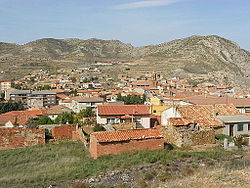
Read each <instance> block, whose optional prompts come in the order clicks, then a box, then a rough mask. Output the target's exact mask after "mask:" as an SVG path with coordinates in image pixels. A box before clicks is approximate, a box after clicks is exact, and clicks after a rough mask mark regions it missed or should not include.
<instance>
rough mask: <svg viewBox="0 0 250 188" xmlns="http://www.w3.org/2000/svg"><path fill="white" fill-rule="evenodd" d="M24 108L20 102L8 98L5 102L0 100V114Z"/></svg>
mask: <svg viewBox="0 0 250 188" xmlns="http://www.w3.org/2000/svg"><path fill="white" fill-rule="evenodd" d="M20 110H24V106H23V104H22V103H21V102H14V101H11V100H9V101H8V102H7V103H6V102H0V114H1V113H5V112H10V111H20Z"/></svg>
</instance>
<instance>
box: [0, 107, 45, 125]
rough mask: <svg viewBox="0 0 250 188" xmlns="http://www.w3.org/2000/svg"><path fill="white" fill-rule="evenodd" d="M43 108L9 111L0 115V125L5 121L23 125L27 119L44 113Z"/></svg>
mask: <svg viewBox="0 0 250 188" xmlns="http://www.w3.org/2000/svg"><path fill="white" fill-rule="evenodd" d="M45 114H46V112H45V111H44V110H32V111H11V112H7V113H4V114H1V115H0V125H4V124H5V123H7V122H9V121H10V122H11V123H13V124H14V123H17V124H19V125H24V124H26V123H27V122H28V120H29V119H33V118H38V117H39V116H42V115H45Z"/></svg>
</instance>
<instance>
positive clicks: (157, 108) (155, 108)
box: [150, 105, 171, 116]
mask: <svg viewBox="0 0 250 188" xmlns="http://www.w3.org/2000/svg"><path fill="white" fill-rule="evenodd" d="M169 108H171V106H167V105H151V107H150V113H151V114H153V115H156V116H161V113H162V112H163V111H164V110H166V109H169Z"/></svg>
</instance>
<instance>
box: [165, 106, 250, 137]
mask: <svg viewBox="0 0 250 188" xmlns="http://www.w3.org/2000/svg"><path fill="white" fill-rule="evenodd" d="M170 118H188V119H191V120H192V121H194V123H195V125H196V126H197V127H198V129H204V128H212V129H214V130H215V133H216V134H226V135H229V136H237V135H240V134H250V129H249V128H250V127H249V126H250V118H249V117H247V116H245V115H244V114H241V113H240V112H239V111H238V110H237V109H236V108H235V106H234V105H226V104H220V105H191V106H179V107H172V108H170V109H167V110H165V111H164V112H162V117H161V123H162V125H163V126H168V125H169V120H170Z"/></svg>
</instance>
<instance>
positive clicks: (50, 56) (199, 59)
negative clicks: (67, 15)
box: [0, 35, 250, 86]
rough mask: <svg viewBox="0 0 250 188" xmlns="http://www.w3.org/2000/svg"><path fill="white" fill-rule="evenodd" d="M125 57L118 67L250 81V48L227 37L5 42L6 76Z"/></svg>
mask: <svg viewBox="0 0 250 188" xmlns="http://www.w3.org/2000/svg"><path fill="white" fill-rule="evenodd" d="M96 61H123V62H126V63H125V64H122V65H119V66H117V67H116V68H115V69H116V70H120V71H119V72H122V71H123V70H124V67H129V68H130V70H131V71H130V72H131V74H135V73H136V71H138V70H139V71H152V70H154V71H158V72H161V73H162V74H163V75H165V76H166V77H168V76H180V77H202V78H206V80H205V81H215V82H220V81H221V80H223V81H224V82H225V83H230V84H232V85H239V84H240V85H245V86H246V85H248V84H249V80H250V79H249V78H248V77H249V75H250V52H249V51H247V50H244V49H241V47H240V46H239V45H237V44H236V43H234V42H232V41H230V40H227V39H225V38H222V37H219V36H215V35H210V36H191V37H188V38H184V39H178V40H173V41H171V42H166V43H162V44H158V45H150V46H142V47H134V46H132V45H131V44H126V43H122V42H121V41H119V40H101V39H95V38H93V39H88V40H80V39H53V38H44V39H39V40H36V41H32V42H29V43H26V44H23V45H18V44H10V43H3V42H0V71H1V74H0V78H2V79H6V78H8V79H10V78H13V75H15V78H19V77H22V76H24V75H25V74H28V73H30V72H31V71H32V70H38V69H49V68H51V67H60V68H64V67H71V68H74V67H79V66H86V65H88V66H89V65H91V66H95V62H96Z"/></svg>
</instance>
